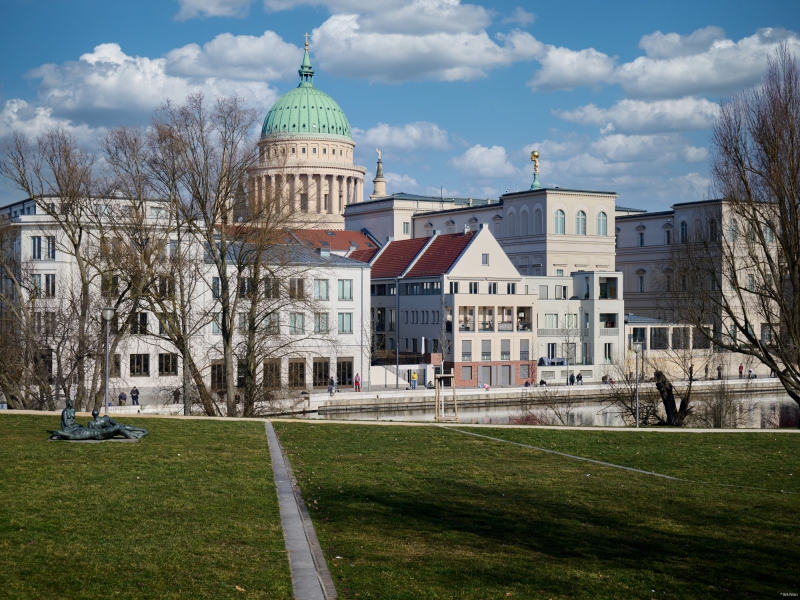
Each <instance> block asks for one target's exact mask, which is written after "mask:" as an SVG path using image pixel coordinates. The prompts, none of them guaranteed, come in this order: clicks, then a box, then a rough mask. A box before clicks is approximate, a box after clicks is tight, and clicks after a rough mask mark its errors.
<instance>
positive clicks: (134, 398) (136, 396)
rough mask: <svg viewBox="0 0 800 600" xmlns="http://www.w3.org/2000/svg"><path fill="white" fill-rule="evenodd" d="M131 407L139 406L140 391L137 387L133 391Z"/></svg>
mask: <svg viewBox="0 0 800 600" xmlns="http://www.w3.org/2000/svg"><path fill="white" fill-rule="evenodd" d="M131 406H139V389H138V388H137V387H136V386H133V389H132V390H131Z"/></svg>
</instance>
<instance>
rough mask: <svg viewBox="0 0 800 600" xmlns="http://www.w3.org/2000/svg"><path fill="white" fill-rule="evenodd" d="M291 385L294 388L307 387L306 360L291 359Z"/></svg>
mask: <svg viewBox="0 0 800 600" xmlns="http://www.w3.org/2000/svg"><path fill="white" fill-rule="evenodd" d="M289 387H290V388H294V389H298V388H304V387H306V361H299V360H290V361H289Z"/></svg>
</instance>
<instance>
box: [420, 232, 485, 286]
mask: <svg viewBox="0 0 800 600" xmlns="http://www.w3.org/2000/svg"><path fill="white" fill-rule="evenodd" d="M474 236H475V232H474V231H470V232H469V233H466V234H464V233H448V234H446V235H440V236H438V237H437V238H436V239H435V240H433V243H431V245H430V246H428V248H427V249H426V250H425V254H423V255H422V256H421V257H420V258H419V260H418V261H417V262H416V263H415V264H414V266H413V267H412V268H411V270H410V271H409V272H408V273H407V274H406V277H429V276H431V275H443V274H444V273H447V271H449V270H450V267H452V266H453V263H455V262H456V259H458V257H459V256H461V253H462V252H463V251H464V248H466V247H467V244H469V243H470V241H472V238H473V237H474Z"/></svg>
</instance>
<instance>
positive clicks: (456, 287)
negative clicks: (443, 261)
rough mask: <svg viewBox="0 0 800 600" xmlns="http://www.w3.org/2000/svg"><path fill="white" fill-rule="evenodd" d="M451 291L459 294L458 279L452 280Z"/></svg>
mask: <svg viewBox="0 0 800 600" xmlns="http://www.w3.org/2000/svg"><path fill="white" fill-rule="evenodd" d="M450 293H451V294H457V293H458V282H457V281H451V282H450Z"/></svg>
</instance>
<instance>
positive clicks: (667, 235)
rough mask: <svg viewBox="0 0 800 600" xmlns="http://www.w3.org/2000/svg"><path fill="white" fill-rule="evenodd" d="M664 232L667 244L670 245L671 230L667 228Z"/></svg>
mask: <svg viewBox="0 0 800 600" xmlns="http://www.w3.org/2000/svg"><path fill="white" fill-rule="evenodd" d="M665 233H666V241H667V245H670V244H671V243H672V232H671V231H670V230H669V229H667V231H665Z"/></svg>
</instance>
